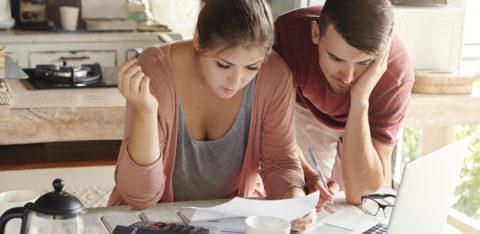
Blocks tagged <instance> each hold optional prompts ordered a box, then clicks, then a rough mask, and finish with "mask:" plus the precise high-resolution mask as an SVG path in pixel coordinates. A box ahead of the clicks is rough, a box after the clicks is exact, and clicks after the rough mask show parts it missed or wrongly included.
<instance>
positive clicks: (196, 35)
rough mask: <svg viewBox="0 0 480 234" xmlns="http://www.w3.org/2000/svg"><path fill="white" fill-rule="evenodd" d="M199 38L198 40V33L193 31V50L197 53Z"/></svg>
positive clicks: (198, 50)
mask: <svg viewBox="0 0 480 234" xmlns="http://www.w3.org/2000/svg"><path fill="white" fill-rule="evenodd" d="M199 40H200V39H199V38H198V32H197V30H195V33H194V34H193V40H192V41H193V48H195V50H196V51H197V52H200V42H199Z"/></svg>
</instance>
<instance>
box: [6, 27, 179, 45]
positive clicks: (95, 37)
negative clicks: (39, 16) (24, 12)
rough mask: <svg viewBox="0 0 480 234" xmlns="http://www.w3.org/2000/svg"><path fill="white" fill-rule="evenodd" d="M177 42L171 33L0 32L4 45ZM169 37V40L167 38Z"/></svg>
mask: <svg viewBox="0 0 480 234" xmlns="http://www.w3.org/2000/svg"><path fill="white" fill-rule="evenodd" d="M159 37H160V39H161V41H168V40H172V39H173V40H178V39H180V38H178V33H172V32H86V31H76V32H52V31H23V30H9V31H0V38H1V42H6V43H28V44H31V43H57V42H102V41H107V42H115V41H122V42H123V41H145V40H147V41H148V40H158V39H159ZM169 37H171V38H169Z"/></svg>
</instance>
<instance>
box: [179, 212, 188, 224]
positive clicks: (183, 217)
mask: <svg viewBox="0 0 480 234" xmlns="http://www.w3.org/2000/svg"><path fill="white" fill-rule="evenodd" d="M176 215H177V217H178V218H180V220H182V223H183V224H184V225H185V226H190V225H189V224H188V223H189V221H187V220H188V219H187V217H185V216H184V215H183V214H182V212H181V211H178V212H177V213H176Z"/></svg>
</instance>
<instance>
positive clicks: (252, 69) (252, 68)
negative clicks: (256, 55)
mask: <svg viewBox="0 0 480 234" xmlns="http://www.w3.org/2000/svg"><path fill="white" fill-rule="evenodd" d="M247 69H248V70H250V71H258V69H259V67H247Z"/></svg>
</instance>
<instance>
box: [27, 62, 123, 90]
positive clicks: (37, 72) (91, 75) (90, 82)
mask: <svg viewBox="0 0 480 234" xmlns="http://www.w3.org/2000/svg"><path fill="white" fill-rule="evenodd" d="M24 71H25V73H27V74H28V76H29V79H27V82H28V83H29V84H30V85H31V86H32V88H34V89H51V88H83V87H85V88H94V87H115V86H116V82H115V79H113V81H112V79H111V77H109V78H110V79H106V78H107V77H104V76H103V75H102V68H101V67H100V65H99V64H98V63H95V64H86V65H82V66H80V67H69V66H66V64H65V63H64V65H63V66H61V67H58V66H55V65H37V66H36V68H35V69H24ZM72 74H73V75H72ZM113 78H115V77H113Z"/></svg>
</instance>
